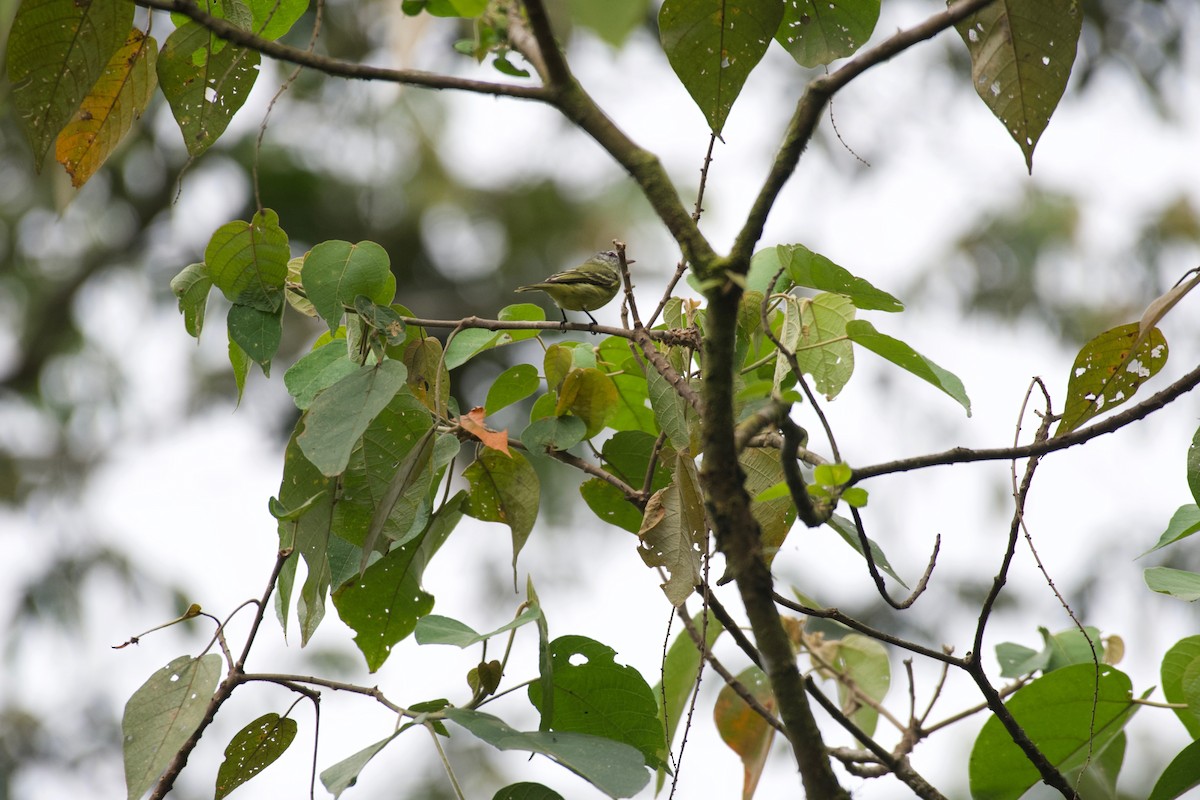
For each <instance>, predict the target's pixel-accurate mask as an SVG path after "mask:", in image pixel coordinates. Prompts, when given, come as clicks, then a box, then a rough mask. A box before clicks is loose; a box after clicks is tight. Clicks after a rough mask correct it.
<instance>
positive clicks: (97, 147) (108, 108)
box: [55, 28, 158, 187]
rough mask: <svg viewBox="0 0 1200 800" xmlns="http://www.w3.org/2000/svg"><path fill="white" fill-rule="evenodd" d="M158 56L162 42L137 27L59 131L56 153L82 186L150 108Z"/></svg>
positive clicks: (76, 183) (74, 181)
mask: <svg viewBox="0 0 1200 800" xmlns="http://www.w3.org/2000/svg"><path fill="white" fill-rule="evenodd" d="M157 60H158V43H157V42H155V41H154V39H153V37H148V36H146V35H145V34H143V33H142V32H141V31H140V30H138V29H137V28H131V29H130V31H129V36H128V38H126V40H125V43H124V44H123V45H122V46H121V47H120V48H118V49H117V51H116V52H115V53H113V55H112V58H111V59H109V61H108V64H107V65H106V66H105V67H104V71H103V72H102V73H101V74H100V76H99V78H98V79H97V80H96V83H95V84H94V85H93V86H92V88H91V91H89V92H88V94H87V96H86V97H84V98H83V102H82V103H81V104H80V106H79V109H78V110H77V111H76V112H75V113H74V115H73V116H72V117H71V121H70V122H69V123H67V125H66V127H64V128H63V129H62V132H61V133H59V135H58V141H57V143H56V144H55V158H56V159H57V160H58V163H60V164H62V165H63V167H65V168H66V170H67V174H69V175H70V176H71V185H72V186H75V187H79V186H82V185H83V184H84V183H86V182H87V180H88V178H90V177H92V175H94V174H95V173H96V170H98V169H100V167H101V165H102V164H104V162H105V160H106V159H107V158H108V157H109V156H110V155H112V152H113V151H114V150H116V149H117V145H119V144H120V143H121V140H122V139H124V138H125V134H127V133H129V131H130V129H132V128H133V123H134V121H135V120H136V119H137V118H138V117H140V116H141V115H142V112H143V111H145V110H146V106H148V105H149V104H150V98H151V97H152V96H153V94H154V88H155V86H157V85H158V78H157V76H156V75H155V73H154V65H155V63H156V62H157Z"/></svg>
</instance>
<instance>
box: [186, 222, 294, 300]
mask: <svg viewBox="0 0 1200 800" xmlns="http://www.w3.org/2000/svg"><path fill="white" fill-rule="evenodd" d="M204 262H205V263H206V264H207V265H208V274H209V277H210V278H212V282H213V284H214V285H215V286H216V287H217V288H218V289H220V290H221V292H222V293H223V294H224V295H225V297H226V298H227V299H228V300H229V302H231V303H238V304H241V305H244V306H251V307H252V308H257V309H258V310H259V311H278V310H279V308H280V307H281V306H282V305H283V284H284V282H285V281H286V280H287V264H288V237H287V234H286V233H284V232H283V229H282V228H280V227H279V215H278V214H276V213H275V212H274V211H272V210H271V209H269V208H267V209H263V210H262V211H260V212H258V213H257V214H255V215H254V218H253V219H252V220H251V221H250V222H243V221H242V220H235V221H234V222H227V223H226V224H224V225H222V226H221V227H220V228H217V230H216V232H215V233H214V234H213V235H212V238H211V239H210V240H209V242H208V246H207V247H206V248H205V249H204Z"/></svg>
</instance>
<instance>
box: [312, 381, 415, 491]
mask: <svg viewBox="0 0 1200 800" xmlns="http://www.w3.org/2000/svg"><path fill="white" fill-rule="evenodd" d="M407 375H408V373H407V371H406V370H405V369H404V365H403V364H400V363H398V362H396V361H383V362H381V363H379V364H374V365H369V366H364V367H359V369H358V371H356V372H353V373H351V374H349V375H347V376H346V377H344V378H342V379H341V380H340V381H338V382H337V383H335V384H334V385H332V386H330V387H329V388H328V389H326V390H325V391H323V392H321V393H320V394H319V395H317V396H316V398H315V399H314V400H313V401H312V404H310V405H309V407H308V411H307V412H305V415H304V432H303V433H301V434H300V436H299V437H298V438H297V439H296V442H297V443H298V444H299V445H300V448H301V449H302V450H303V451H304V455H305V456H307V457H308V460H309V461H311V462H312V463H313V464H314V465H315V466H316V467H317V469H319V470H321V472H322V473H324V474H325V475H329V476H333V475H339V474H341V473H342V472H344V471H345V469H346V464H347V463H348V462H349V460H350V452H351V451H352V450H353V449H354V445H355V444H356V443H357V442H358V439H359V437H361V436H362V435H363V432H364V431H366V429H367V426H368V425H370V424H371V420H373V419H375V417H376V416H378V415H379V412H381V411H382V410H383V409H384V408H386V407H387V405H388V403H390V402H391V401H392V398H393V397H395V396H396V393H397V392H399V391H400V390H401V389H402V388H403V387H404V379H405V378H406V377H407Z"/></svg>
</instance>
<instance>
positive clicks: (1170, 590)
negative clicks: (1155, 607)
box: [1142, 567, 1200, 603]
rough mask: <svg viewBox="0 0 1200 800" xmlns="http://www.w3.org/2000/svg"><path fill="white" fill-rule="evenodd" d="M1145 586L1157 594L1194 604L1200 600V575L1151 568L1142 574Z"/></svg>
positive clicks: (1184, 571)
mask: <svg viewBox="0 0 1200 800" xmlns="http://www.w3.org/2000/svg"><path fill="white" fill-rule="evenodd" d="M1142 577H1143V578H1144V579H1145V581H1146V586H1148V587H1150V590H1151V591H1155V592H1158V593H1159V594H1165V595H1170V596H1171V597H1174V598H1175V599H1177V600H1186V601H1187V602H1189V603H1194V602H1195V601H1197V600H1200V574H1197V573H1195V572H1188V571H1186V570H1182V569H1171V568H1170V567H1151V568H1150V569H1148V570H1146V571H1145V572H1144V573H1142Z"/></svg>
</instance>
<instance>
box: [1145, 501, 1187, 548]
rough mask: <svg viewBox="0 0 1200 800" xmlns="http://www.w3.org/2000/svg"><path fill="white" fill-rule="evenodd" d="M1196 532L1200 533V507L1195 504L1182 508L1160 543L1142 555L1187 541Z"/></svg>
mask: <svg viewBox="0 0 1200 800" xmlns="http://www.w3.org/2000/svg"><path fill="white" fill-rule="evenodd" d="M1196 531H1200V506H1196V505H1195V504H1193V503H1189V504H1188V505H1186V506H1180V507H1179V508H1178V509H1176V511H1175V513H1174V514H1173V515H1172V516H1171V521H1170V522H1169V523H1168V524H1167V529H1166V530H1165V531H1163V532H1162V535H1161V536H1159V537H1158V542H1156V543H1155V545H1154V547H1151V548H1150V549H1149V550H1147V551H1146V552H1145V553H1142V555H1143V556H1145V555H1149V554H1150V553H1153V552H1154V551H1155V550H1161V549H1162V548H1164V547H1166V546H1167V545H1169V544H1174V543H1175V542H1178V541H1179V540H1181V539H1186V538H1187V537H1189V536H1191V535H1192V534H1193V533H1195V532H1196ZM1140 557H1141V556H1139V558H1140Z"/></svg>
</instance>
